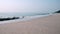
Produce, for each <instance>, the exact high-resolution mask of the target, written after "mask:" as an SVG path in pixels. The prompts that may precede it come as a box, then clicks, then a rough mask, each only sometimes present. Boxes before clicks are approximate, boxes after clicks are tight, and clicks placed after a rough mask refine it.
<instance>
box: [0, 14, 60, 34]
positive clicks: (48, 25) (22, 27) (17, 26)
mask: <svg viewBox="0 0 60 34" xmlns="http://www.w3.org/2000/svg"><path fill="white" fill-rule="evenodd" d="M0 34H60V14H54V15H51V16H47V17H42V18H37V19H33V20H29V21H21V22H15V23H9V24H1V25H0Z"/></svg>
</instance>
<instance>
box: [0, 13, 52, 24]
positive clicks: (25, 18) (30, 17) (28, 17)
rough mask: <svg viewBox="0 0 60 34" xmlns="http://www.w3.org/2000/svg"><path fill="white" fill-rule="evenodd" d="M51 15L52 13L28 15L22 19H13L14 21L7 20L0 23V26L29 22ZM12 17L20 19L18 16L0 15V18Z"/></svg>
mask: <svg viewBox="0 0 60 34" xmlns="http://www.w3.org/2000/svg"><path fill="white" fill-rule="evenodd" d="M49 15H52V13H43V14H37V15H36V14H35V15H34V14H33V15H32V14H29V15H25V16H24V18H22V19H15V20H7V21H0V24H5V23H14V22H18V21H27V20H31V19H35V18H39V17H45V16H49ZM13 16H18V17H22V16H23V15H22V16H19V15H6V14H5V15H4V14H3V15H2V14H1V15H0V18H7V17H13Z"/></svg>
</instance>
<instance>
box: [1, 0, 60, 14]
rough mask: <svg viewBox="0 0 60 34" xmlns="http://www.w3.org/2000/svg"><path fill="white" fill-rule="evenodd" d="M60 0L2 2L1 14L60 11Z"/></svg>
mask: <svg viewBox="0 0 60 34" xmlns="http://www.w3.org/2000/svg"><path fill="white" fill-rule="evenodd" d="M59 3H60V0H0V13H41V12H54V11H57V10H60V4H59Z"/></svg>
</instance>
